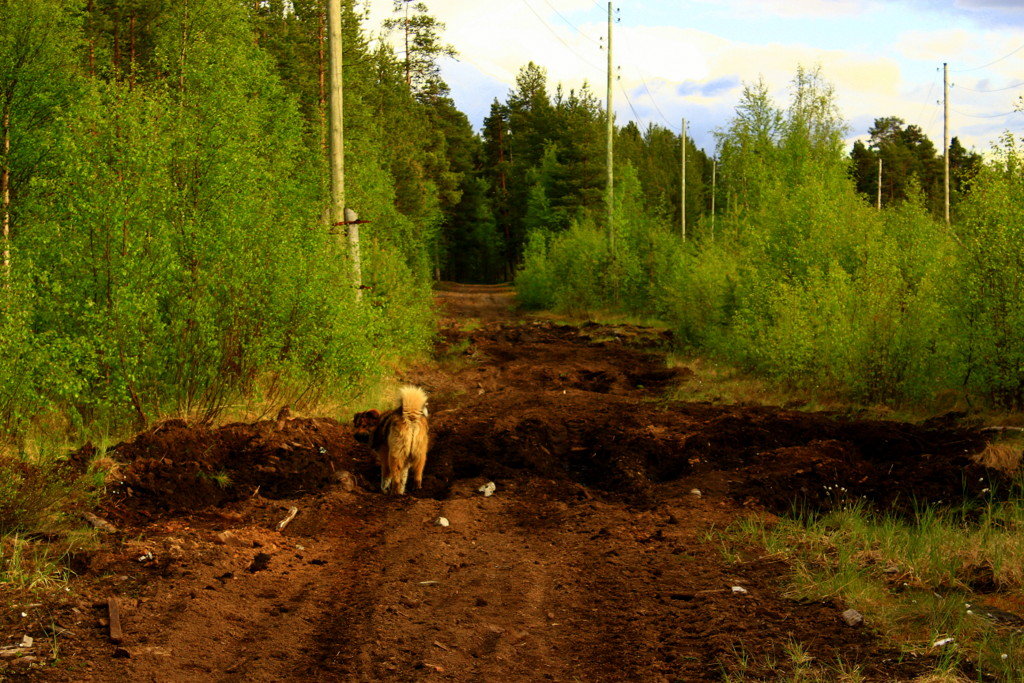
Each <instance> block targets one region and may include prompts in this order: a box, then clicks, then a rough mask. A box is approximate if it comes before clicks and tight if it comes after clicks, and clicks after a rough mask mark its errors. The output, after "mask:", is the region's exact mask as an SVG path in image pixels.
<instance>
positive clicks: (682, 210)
mask: <svg viewBox="0 0 1024 683" xmlns="http://www.w3.org/2000/svg"><path fill="white" fill-rule="evenodd" d="M680 139H681V140H682V147H683V168H682V171H681V172H680V182H679V188H680V198H679V222H680V224H681V226H682V235H683V241H684V242H685V241H686V119H683V133H682V135H681V136H680Z"/></svg>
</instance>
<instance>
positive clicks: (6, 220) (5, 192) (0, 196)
mask: <svg viewBox="0 0 1024 683" xmlns="http://www.w3.org/2000/svg"><path fill="white" fill-rule="evenodd" d="M0 127H2V128H3V131H2V132H3V138H4V140H3V152H4V157H3V170H0V202H2V207H0V213H2V214H3V226H4V227H3V230H4V244H3V268H4V276H5V284H9V283H10V280H11V166H10V159H11V109H10V106H8V107H7V108H6V109H5V110H4V116H3V123H2V125H0Z"/></svg>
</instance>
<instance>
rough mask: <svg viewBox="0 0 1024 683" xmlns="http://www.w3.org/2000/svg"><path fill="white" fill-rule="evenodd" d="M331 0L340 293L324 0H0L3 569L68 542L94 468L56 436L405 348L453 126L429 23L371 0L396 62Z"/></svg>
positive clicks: (206, 415)
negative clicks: (340, 198) (338, 128)
mask: <svg viewBox="0 0 1024 683" xmlns="http://www.w3.org/2000/svg"><path fill="white" fill-rule="evenodd" d="M342 4H343V6H344V7H343V20H344V32H345V36H344V41H345V79H346V84H345V85H346V110H345V114H346V130H345V135H346V145H347V171H348V176H347V177H348V193H347V194H348V197H347V199H348V205H349V206H351V207H353V208H355V209H356V210H357V211H358V212H359V214H360V216H361V218H364V219H367V220H369V221H370V222H369V223H368V224H366V225H365V226H364V229H363V231H362V234H363V245H362V259H363V272H364V287H365V288H364V289H363V290H362V301H361V302H359V301H357V294H358V293H357V292H356V291H354V290H353V289H352V287H351V286H349V285H348V282H349V280H348V273H349V264H348V263H347V257H346V250H345V249H343V248H341V247H339V246H338V240H339V239H344V238H343V237H341V238H339V237H338V236H336V235H334V234H332V232H333V230H332V229H329V228H328V226H327V225H326V223H325V218H324V216H325V215H326V213H325V209H326V207H327V204H328V194H329V188H328V178H329V174H328V172H327V160H326V150H325V140H326V133H327V129H326V121H327V117H326V97H325V93H324V86H323V84H322V82H321V79H320V78H319V76H320V75H323V74H325V73H326V69H327V64H326V61H325V60H326V56H325V55H326V51H325V49H324V39H325V33H324V31H323V28H322V26H323V23H324V18H325V14H324V12H325V11H326V9H325V5H326V3H323V2H320V1H319V0H295V1H294V2H289V3H282V2H280V1H278V0H273V1H272V2H263V3H239V2H237V1H236V0H194V1H193V0H190V2H187V3H167V2H152V3H139V2H134V1H130V2H129V1H122V0H111V1H103V2H88V3H87V2H84V1H79V0H38V1H37V0H33V1H32V2H24V1H22V0H0V185H2V187H0V225H2V226H3V232H2V235H0V359H2V361H0V576H2V577H3V578H4V583H5V584H6V585H18V586H22V587H38V586H42V585H46V584H47V583H48V582H49V581H50V580H51V579H55V578H58V577H59V576H60V575H61V573H62V572H66V571H67V565H66V564H64V563H62V562H61V559H62V558H63V557H64V556H65V555H67V553H68V552H70V549H71V548H73V547H76V546H81V545H82V544H83V543H88V542H90V541H89V537H90V535H91V532H88V531H82V528H83V526H84V524H83V522H82V520H81V517H80V513H81V512H83V511H85V510H88V509H89V507H90V506H91V505H92V503H93V502H95V500H96V499H97V498H98V497H99V496H101V495H102V494H103V493H104V490H105V486H106V477H107V476H108V470H109V467H110V465H111V464H112V463H109V462H106V463H105V462H104V461H103V460H102V459H99V461H98V462H95V463H93V462H82V463H77V464H75V466H74V467H71V466H70V465H69V463H70V462H71V461H72V460H73V458H69V456H68V454H69V453H71V452H72V451H74V450H76V449H77V448H78V446H79V445H81V444H82V443H84V442H87V441H92V442H93V443H97V444H108V443H110V444H112V443H116V442H117V441H120V440H121V439H122V438H126V437H128V436H129V435H131V434H132V433H134V432H136V431H138V430H140V429H143V428H145V427H147V426H149V425H152V424H153V423H155V422H158V421H160V420H162V419H166V418H168V417H185V418H188V419H190V420H196V421H200V422H207V423H208V422H214V421H221V420H224V419H230V418H245V419H253V418H259V417H268V416H270V415H273V414H275V413H276V411H277V410H278V409H279V408H280V407H281V406H282V405H284V404H289V405H290V406H291V409H292V410H293V412H295V413H298V414H308V413H310V412H313V411H314V410H316V411H318V412H321V413H324V412H332V411H337V410H339V409H340V408H341V407H343V406H346V405H351V404H353V403H354V402H358V401H360V400H366V399H365V398H361V397H364V396H366V395H368V394H372V393H373V392H374V391H375V390H377V388H378V387H379V384H380V383H381V382H382V381H383V378H384V377H386V376H388V375H390V373H391V372H393V369H394V368H395V367H396V366H398V365H401V364H403V363H407V362H408V361H409V359H413V358H417V357H419V356H421V355H422V354H423V353H425V352H426V350H427V349H428V348H429V343H430V340H431V338H432V337H433V334H434V324H433V310H432V302H431V297H430V283H431V277H432V275H433V273H434V271H435V269H437V268H439V267H440V266H441V265H442V264H443V263H444V260H445V258H446V257H445V249H446V247H445V245H446V244H447V241H446V240H447V237H446V235H449V234H450V233H451V231H452V230H453V227H452V226H453V225H455V224H456V223H458V221H459V220H462V219H461V218H460V216H463V215H464V213H465V212H467V211H474V210H477V209H475V208H474V206H475V205H473V204H472V201H471V199H472V198H471V197H470V198H468V199H466V200H463V198H462V196H463V193H464V190H465V188H466V187H472V186H473V184H474V182H475V180H474V178H473V176H472V173H471V172H470V171H471V165H472V154H473V153H472V149H473V145H474V144H475V138H474V136H473V132H472V129H471V128H470V126H469V122H468V120H467V119H466V117H465V116H464V115H463V114H461V112H459V111H458V110H457V109H456V108H455V106H454V103H453V102H452V101H451V99H450V98H449V97H448V92H447V86H446V85H445V84H444V83H443V81H441V80H440V78H439V77H438V72H437V63H436V59H437V58H438V57H439V55H441V54H448V52H450V49H449V48H447V47H444V46H443V43H441V42H439V41H436V40H435V38H436V37H437V34H438V33H439V32H440V30H441V29H442V28H443V25H442V24H440V23H439V22H436V21H435V20H433V19H432V18H431V17H429V15H426V11H425V8H423V7H421V6H417V7H416V8H413V9H412V10H411V13H410V14H409V15H408V16H407V15H405V13H404V12H403V13H399V14H398V15H396V16H399V17H401V18H399V19H396V21H395V22H394V23H393V25H391V26H390V29H391V30H392V31H399V32H408V38H409V41H408V43H409V44H410V45H411V46H412V47H411V49H410V51H409V52H408V53H407V54H405V55H402V56H401V57H400V56H398V55H396V54H395V53H394V52H393V51H392V50H391V49H389V48H387V47H384V46H378V47H371V46H370V42H369V36H368V35H367V33H366V32H365V30H364V29H363V26H362V21H363V16H362V15H361V13H360V11H359V10H358V7H357V6H356V3H354V2H343V3H342ZM102 450H103V449H102V448H101V449H99V450H98V451H97V453H98V454H99V455H102ZM94 459H95V458H94ZM111 476H112V475H111ZM215 483H216V484H217V485H219V486H230V485H231V482H230V481H229V480H226V479H224V478H223V477H219V478H218V479H216V480H215ZM36 550H38V552H36Z"/></svg>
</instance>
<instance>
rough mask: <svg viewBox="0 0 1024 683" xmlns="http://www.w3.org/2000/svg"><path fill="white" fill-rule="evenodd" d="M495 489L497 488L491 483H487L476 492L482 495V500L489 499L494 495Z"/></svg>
mask: <svg viewBox="0 0 1024 683" xmlns="http://www.w3.org/2000/svg"><path fill="white" fill-rule="evenodd" d="M497 488H498V487H497V486H496V485H495V484H494V482H493V481H489V482H487V483H486V484H484V485H483V486H481V487H480V488H478V489H477V491H478V492H480V493H482V494H483V495H484V498H490V497H491V496H493V495H494V491H495V490H496V489H497Z"/></svg>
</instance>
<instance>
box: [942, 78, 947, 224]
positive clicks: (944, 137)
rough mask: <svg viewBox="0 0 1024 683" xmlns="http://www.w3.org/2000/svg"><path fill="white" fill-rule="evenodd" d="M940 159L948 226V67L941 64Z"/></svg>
mask: <svg viewBox="0 0 1024 683" xmlns="http://www.w3.org/2000/svg"><path fill="white" fill-rule="evenodd" d="M942 158H943V160H944V162H945V163H944V166H945V174H944V180H943V182H944V183H945V186H946V225H949V65H948V64H947V63H946V62H943V63H942Z"/></svg>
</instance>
